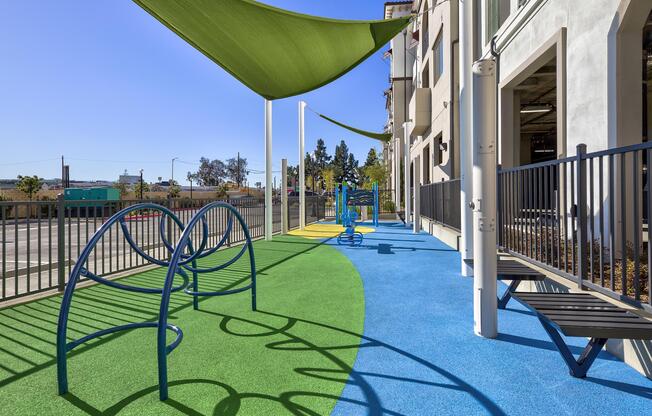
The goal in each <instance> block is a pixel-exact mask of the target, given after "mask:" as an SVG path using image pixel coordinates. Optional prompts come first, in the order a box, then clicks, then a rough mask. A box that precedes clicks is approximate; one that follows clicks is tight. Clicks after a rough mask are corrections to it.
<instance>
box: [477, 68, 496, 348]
mask: <svg viewBox="0 0 652 416" xmlns="http://www.w3.org/2000/svg"><path fill="white" fill-rule="evenodd" d="M473 81H474V84H475V88H474V92H475V97H474V102H473V103H474V105H473V118H474V120H473V126H474V130H473V201H472V208H473V252H474V253H475V257H474V278H473V320H474V331H475V333H476V334H477V335H480V336H482V337H485V338H495V337H496V336H497V335H498V323H497V321H498V317H497V316H498V307H497V300H496V263H497V257H498V256H497V253H496V111H497V109H496V62H495V61H494V60H491V59H483V60H479V61H477V62H475V63H474V64H473Z"/></svg>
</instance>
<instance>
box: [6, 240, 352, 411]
mask: <svg viewBox="0 0 652 416" xmlns="http://www.w3.org/2000/svg"><path fill="white" fill-rule="evenodd" d="M254 247H255V253H256V263H257V270H258V279H259V280H258V309H259V311H258V312H252V311H251V308H250V305H251V302H250V294H249V292H244V293H240V294H236V295H231V296H226V297H213V298H204V299H203V300H202V301H201V303H200V311H194V310H193V309H192V306H191V298H190V296H187V295H184V294H174V295H173V297H172V299H171V305H170V320H169V321H170V322H171V323H173V324H175V325H178V326H179V327H180V328H181V329H182V330H183V332H184V339H183V341H182V342H181V345H180V346H179V347H178V348H177V349H176V350H175V351H173V352H172V353H171V354H170V356H169V359H168V377H169V383H170V399H168V400H167V401H166V402H160V401H159V400H158V384H157V368H156V330H155V329H149V328H148V329H136V330H131V331H128V332H123V333H118V334H113V335H109V336H106V337H104V338H102V339H96V340H93V341H91V342H89V343H87V344H85V345H81V346H79V347H77V349H76V350H75V352H73V353H72V354H70V355H69V356H70V358H69V360H68V369H69V373H68V374H69V386H70V393H69V394H67V395H65V396H58V395H57V393H56V391H57V386H56V365H55V334H56V321H57V317H58V313H59V303H60V299H61V298H60V297H59V296H55V297H49V298H46V299H41V300H38V301H34V302H31V303H27V304H23V305H20V306H15V307H11V308H6V309H3V310H0V414H2V415H73V414H103V415H112V414H128V415H167V414H190V415H198V414H202V415H203V414H209V415H235V414H238V415H239V414H249V415H280V414H311V415H312V414H329V413H330V411H331V410H332V408H333V406H334V405H335V403H336V401H337V399H338V397H339V395H340V393H341V391H342V389H343V387H344V384H345V383H346V380H347V377H348V374H349V372H350V370H351V367H352V365H353V362H354V360H355V356H356V354H357V351H358V345H359V341H360V337H359V335H358V334H361V333H362V327H363V320H364V298H363V291H362V283H361V280H360V277H359V275H358V272H357V271H356V270H355V268H354V267H353V265H352V264H351V263H350V262H349V260H348V259H347V258H346V257H345V256H344V255H342V254H341V253H339V252H338V251H337V250H336V249H334V248H332V247H329V246H327V245H322V244H320V243H319V242H318V241H316V240H308V239H304V238H301V237H291V236H283V237H278V238H275V239H274V241H271V242H265V241H259V242H256V243H255V244H254ZM232 250H233V249H230V250H225V251H223V252H219V253H218V254H216V255H215V256H217V257H221V258H224V259H226V258H228V257H229V255H230V254H233V251H232ZM210 260H211V262H214V261H215V259H210ZM247 269H248V258H247V255H245V256H243V258H242V259H240V260H239V261H238V262H237V263H235V264H234V265H233V266H231V267H230V268H229V269H228V270H226V271H221V272H219V273H214V274H211V275H207V276H204V277H203V278H202V280H201V282H202V283H201V284H200V290H211V289H216V288H232V287H237V286H238V285H242V284H246V282H247V276H248V271H247ZM164 274H165V270H164V269H155V270H151V271H148V272H143V273H140V274H137V275H134V276H131V277H128V278H125V279H123V280H121V282H123V283H130V284H137V285H141V286H152V287H155V286H156V287H158V286H160V284H161V281H162V278H163V277H164ZM159 301H160V296H158V295H141V294H137V293H131V292H126V291H120V290H117V289H113V288H110V287H107V286H103V285H95V286H91V287H89V288H85V289H79V290H78V291H77V292H76V293H75V298H74V300H73V304H72V309H71V316H70V323H69V332H68V335H69V336H70V337H72V338H78V337H80V336H82V335H84V334H87V333H90V332H93V331H96V330H98V329H102V328H106V327H109V326H114V325H118V324H123V323H127V322H140V321H146V320H154V319H156V316H157V313H158V307H159ZM168 333H169V336H168V343H169V342H171V341H172V340H173V339H174V334H173V333H172V332H168Z"/></svg>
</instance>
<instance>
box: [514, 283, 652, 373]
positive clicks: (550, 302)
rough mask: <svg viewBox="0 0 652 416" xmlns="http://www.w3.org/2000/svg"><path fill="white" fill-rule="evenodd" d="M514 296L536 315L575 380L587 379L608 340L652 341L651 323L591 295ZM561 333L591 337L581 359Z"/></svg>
mask: <svg viewBox="0 0 652 416" xmlns="http://www.w3.org/2000/svg"><path fill="white" fill-rule="evenodd" d="M512 296H513V297H514V298H516V299H517V300H518V301H520V302H521V303H522V304H523V305H524V306H526V307H527V308H528V309H530V310H531V311H532V312H534V313H535V314H536V315H537V317H538V318H539V321H540V322H541V325H543V328H544V329H545V330H546V332H547V333H548V335H549V336H550V339H551V340H552V342H553V343H554V344H555V346H556V347H557V350H558V351H559V353H560V354H561V356H562V357H563V359H564V361H565V362H566V365H568V369H569V370H570V374H571V375H572V376H573V377H579V378H584V377H586V373H587V371H588V370H589V368H590V367H591V365H592V364H593V362H594V361H595V359H596V357H597V356H598V354H599V353H600V350H602V347H603V346H604V345H605V343H606V342H607V340H608V339H609V338H617V339H640V340H649V339H652V321H648V320H647V319H644V318H641V317H640V316H638V315H636V314H634V313H632V312H630V311H627V310H626V309H623V308H621V307H618V306H616V305H613V304H611V303H609V302H606V301H604V300H602V299H599V298H597V297H595V296H593V295H591V294H588V293H526V292H514V293H512ZM560 332H561V333H563V334H564V335H566V336H569V337H585V338H589V342H588V344H587V346H586V347H585V348H584V351H582V353H581V354H580V356H579V358H577V359H575V356H574V355H573V353H571V351H570V349H569V348H568V345H567V344H566V342H565V341H564V339H563V338H562V337H561V335H560Z"/></svg>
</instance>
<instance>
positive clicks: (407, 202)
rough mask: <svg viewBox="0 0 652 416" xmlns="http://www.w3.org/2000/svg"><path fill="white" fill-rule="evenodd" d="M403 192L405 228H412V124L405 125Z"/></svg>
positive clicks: (406, 123)
mask: <svg viewBox="0 0 652 416" xmlns="http://www.w3.org/2000/svg"><path fill="white" fill-rule="evenodd" d="M403 172H404V173H403V176H404V178H403V187H404V188H405V189H404V190H403V192H404V193H405V196H404V198H405V227H407V228H410V214H411V213H412V206H411V205H412V196H411V195H410V123H409V122H407V121H406V122H405V123H403Z"/></svg>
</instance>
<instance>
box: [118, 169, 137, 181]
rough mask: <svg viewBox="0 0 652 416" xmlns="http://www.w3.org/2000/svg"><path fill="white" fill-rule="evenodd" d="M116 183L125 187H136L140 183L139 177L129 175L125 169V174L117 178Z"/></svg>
mask: <svg viewBox="0 0 652 416" xmlns="http://www.w3.org/2000/svg"><path fill="white" fill-rule="evenodd" d="M118 182H119V183H124V184H125V185H136V184H137V183H138V182H140V175H130V174H129V173H128V172H127V170H126V169H125V172H124V173H123V174H122V175H120V177H119V178H118Z"/></svg>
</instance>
